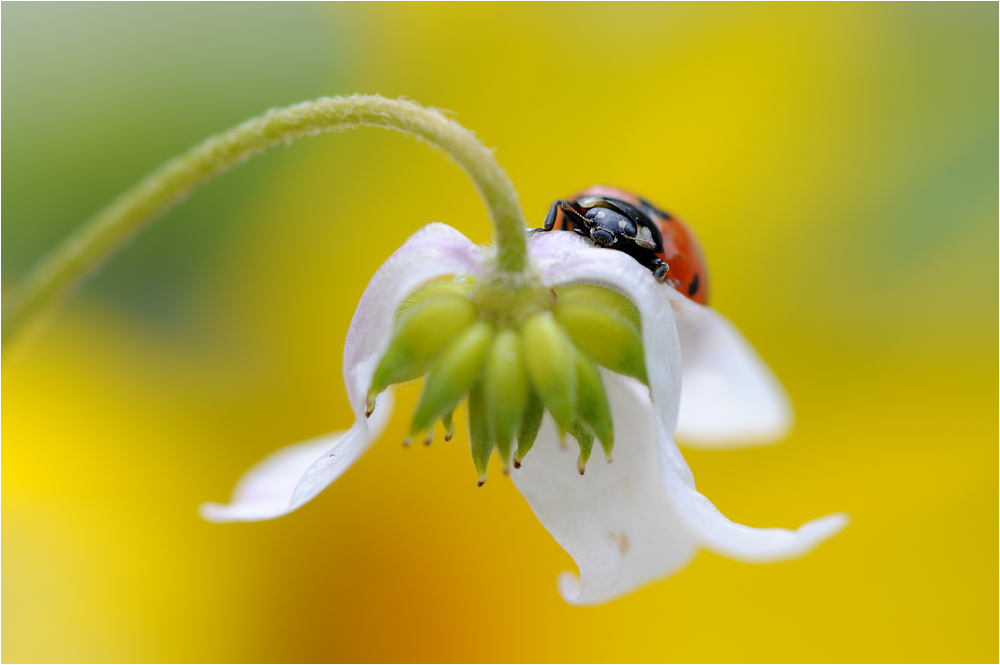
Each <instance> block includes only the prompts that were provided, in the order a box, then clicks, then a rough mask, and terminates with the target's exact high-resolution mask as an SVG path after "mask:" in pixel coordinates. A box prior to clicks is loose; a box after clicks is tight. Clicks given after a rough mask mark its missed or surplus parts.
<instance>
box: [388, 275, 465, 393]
mask: <svg viewBox="0 0 1000 665" xmlns="http://www.w3.org/2000/svg"><path fill="white" fill-rule="evenodd" d="M437 284H443V285H449V284H452V282H435V283H434V284H431V285H430V286H435V285H437ZM425 288H427V287H425ZM475 321H476V308H475V306H474V305H473V304H472V301H471V300H469V298H468V297H466V296H461V295H455V294H438V295H436V296H435V297H433V298H431V299H430V300H425V301H423V302H420V303H417V304H415V305H414V306H413V307H412V308H411V309H410V310H409V311H407V312H405V313H404V314H403V315H402V316H400V318H399V320H398V321H397V323H396V330H395V332H394V334H393V337H392V339H391V340H390V341H389V348H387V349H386V351H385V354H384V355H383V356H382V359H381V360H380V361H379V364H378V367H377V368H376V369H375V374H374V376H373V377H372V386H371V390H370V391H369V397H370V398H373V397H374V396H375V395H377V394H378V393H380V392H382V391H383V390H385V389H386V387H388V386H391V385H392V384H394V383H403V382H404V381H412V380H413V379H416V378H419V377H421V376H423V375H424V374H426V373H427V372H428V370H429V369H430V368H431V364H432V363H433V362H434V359H435V358H436V357H437V356H438V354H440V353H441V352H442V351H443V350H444V349H445V348H446V347H447V346H448V344H449V343H450V342H451V341H452V340H453V339H455V338H456V337H457V336H458V335H459V334H461V333H462V331H464V330H466V329H468V328H469V326H471V325H472V324H473V323H474V322H475Z"/></svg>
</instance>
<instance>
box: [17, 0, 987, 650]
mask: <svg viewBox="0 0 1000 665" xmlns="http://www.w3.org/2000/svg"><path fill="white" fill-rule="evenodd" d="M2 18H3V22H2V38H3V39H2V93H3V95H2V99H3V103H2V111H3V114H2V118H3V120H2V122H3V125H2V129H3V138H4V143H3V151H2V167H3V169H2V185H3V193H4V195H5V196H4V200H3V203H4V208H3V247H2V252H3V255H2V259H3V261H2V271H3V286H4V290H5V292H9V289H10V287H11V286H12V285H13V284H15V283H16V282H17V280H18V279H19V278H20V277H21V276H22V275H23V274H24V273H25V271H26V270H27V268H28V267H29V266H30V265H31V263H32V262H33V261H35V260H36V259H37V258H38V257H39V256H41V255H42V254H43V252H44V251H45V250H46V249H47V248H50V247H52V246H53V245H54V244H55V243H57V242H58V241H59V240H60V239H61V238H64V237H65V236H66V235H67V234H68V233H69V232H70V231H71V230H72V229H73V228H75V227H76V226H77V225H78V224H80V222H81V221H82V220H83V219H85V218H86V217H87V216H88V215H89V214H90V213H92V212H93V211H95V210H96V209H98V208H99V207H101V206H102V205H104V204H105V203H107V202H108V201H109V200H110V199H111V198H112V197H114V196H115V195H116V194H118V193H119V192H121V191H123V190H124V189H125V188H127V187H128V186H130V185H131V184H133V183H134V182H136V181H137V180H138V179H139V178H140V177H142V176H143V175H144V174H145V173H147V172H149V171H150V170H151V169H153V168H155V167H156V166H157V165H158V164H160V163H161V162H162V161H164V160H165V159H167V158H169V157H171V156H173V155H175V154H177V153H179V152H181V151H183V150H184V149H186V148H187V147H189V146H190V145H192V144H194V143H196V142H198V141H200V140H201V139H202V138H204V137H205V136H207V135H209V134H211V133H214V132H217V131H221V130H223V129H225V128H228V127H229V126H231V125H233V124H235V123H237V122H239V121H241V120H243V119H245V118H247V117H250V116H252V115H256V114H259V113H261V112H263V111H264V110H266V109H267V108H270V107H275V106H282V105H286V104H289V103H293V102H297V101H301V100H304V99H309V98H313V97H318V96H322V95H332V94H346V93H352V92H365V93H380V94H382V95H385V96H391V97H395V96H407V97H410V98H412V99H415V100H418V101H419V102H421V103H423V104H426V105H430V106H435V107H438V108H443V109H449V110H451V111H453V112H454V113H455V116H456V117H457V119H458V120H459V121H460V122H462V123H463V124H465V125H466V126H467V127H470V128H472V129H474V130H475V131H476V132H477V133H478V135H479V136H480V137H481V138H482V139H483V140H484V141H486V142H487V143H488V144H489V145H491V146H494V147H496V149H497V156H498V159H499V161H500V162H501V164H502V165H503V166H504V167H505V168H506V169H507V170H508V172H509V174H510V176H511V178H512V179H513V180H514V182H515V183H516V185H517V186H518V188H519V191H520V194H521V197H522V201H523V204H524V207H525V210H526V211H527V213H528V216H529V219H531V220H532V221H533V222H535V223H540V221H541V219H542V217H543V216H544V213H545V210H546V208H547V206H548V204H549V202H550V201H551V200H553V199H555V198H558V197H562V196H565V195H567V194H568V193H570V192H572V191H574V190H576V189H578V188H580V187H582V186H586V185H589V184H592V183H597V182H600V183H606V184H613V185H619V186H624V187H628V188H632V189H635V190H638V191H640V192H643V193H644V194H646V195H647V196H649V197H650V198H652V199H653V200H655V201H657V202H659V203H660V204H661V205H663V206H664V207H666V208H668V209H670V210H672V211H675V212H677V213H679V214H681V215H682V216H684V217H685V218H687V219H688V220H689V221H690V222H691V224H692V225H693V226H694V227H695V228H696V230H697V233H698V234H699V236H700V238H701V241H702V244H703V245H704V247H705V249H706V252H707V254H708V257H709V262H710V268H711V271H712V280H713V296H714V305H715V306H716V307H717V308H718V309H719V310H720V311H721V312H723V313H724V314H725V315H726V316H727V317H729V318H730V319H732V320H733V321H734V322H735V323H736V325H737V326H738V327H739V328H740V329H741V330H742V331H743V332H744V333H745V334H746V335H747V337H748V338H749V339H750V340H751V341H752V342H753V343H754V345H755V346H756V347H757V348H758V349H759V350H760V352H761V354H762V355H763V356H764V358H766V360H767V361H768V363H769V364H770V365H771V366H772V367H773V368H774V370H775V372H776V373H777V374H778V376H779V377H780V378H781V379H782V381H783V382H784V384H785V385H786V387H787V388H788V391H789V393H790V395H791V398H792V400H793V402H794V404H795V408H796V413H797V424H796V427H795V430H794V431H793V433H792V434H791V435H790V436H789V437H788V438H787V439H786V440H785V441H783V442H781V443H780V445H777V446H772V447H765V448H757V449H748V450H740V451H726V452H697V451H692V450H689V451H687V458H688V460H689V462H690V463H691V466H692V467H693V470H694V472H695V476H696V478H697V480H698V485H699V488H700V489H701V490H702V491H703V492H704V493H705V494H706V495H707V496H708V497H710V498H711V499H712V500H713V501H715V503H716V504H717V505H718V506H719V508H720V509H721V510H722V511H723V512H724V513H725V514H726V515H728V516H729V517H731V518H732V519H734V520H737V521H739V522H743V523H747V524H751V525H755V526H788V527H792V526H797V525H798V524H800V523H801V522H803V521H805V520H807V519H810V518H813V517H817V516H819V515H822V514H826V513H828V512H832V511H841V510H843V511H847V512H848V513H850V514H851V516H852V519H853V521H852V524H851V526H850V527H849V528H848V529H847V530H846V531H845V532H843V533H842V534H841V535H839V536H837V537H836V538H834V539H833V540H831V541H830V542H828V543H826V544H824V545H822V546H821V547H820V548H819V549H818V550H817V551H815V552H814V553H813V554H811V555H809V556H807V557H805V558H803V559H799V560H795V561H790V562H785V563H779V564H771V565H747V564H741V563H736V562H733V561H729V560H727V559H724V558H721V557H718V556H714V555H711V554H708V553H702V554H700V555H699V556H698V557H697V558H696V560H695V561H694V562H693V563H692V564H691V565H690V566H689V567H688V568H687V569H685V570H683V571H682V572H680V573H679V574H677V575H675V576H673V577H671V578H669V579H667V580H665V581H662V582H658V583H655V584H652V585H650V586H648V587H646V588H643V589H641V590H640V591H637V592H636V593H634V594H632V595H630V596H628V597H626V598H623V599H621V600H618V601H615V602H612V603H610V604H607V605H604V606H601V607H597V608H574V607H570V606H568V605H566V604H564V603H563V602H562V601H561V600H560V598H559V596H558V594H557V592H556V586H555V578H556V575H557V573H558V572H559V571H561V570H565V569H573V563H572V560H571V559H570V558H569V557H568V556H567V555H566V554H565V553H564V552H563V551H562V550H561V549H560V548H559V546H558V545H557V544H556V543H555V542H554V541H553V540H552V539H551V538H550V537H549V536H548V534H547V533H546V532H545V530H544V529H543V528H542V527H541V525H540V524H539V523H538V522H537V520H535V518H534V517H533V516H532V514H531V511H530V510H529V509H528V506H527V505H526V503H525V502H524V501H523V499H521V497H520V495H519V494H518V493H517V492H516V490H515V489H514V488H513V486H512V484H511V483H510V482H508V481H506V480H504V479H503V478H502V477H501V476H500V474H498V473H492V474H491V482H489V483H487V485H486V487H485V488H483V489H481V490H477V489H476V487H475V478H476V477H475V471H474V469H473V466H472V462H471V459H470V457H469V454H468V450H467V445H466V444H467V442H466V439H465V436H464V434H462V435H459V436H458V437H456V439H455V440H454V441H453V442H451V443H450V444H447V445H445V444H443V443H441V442H440V441H439V442H438V443H437V444H436V445H435V446H433V447H432V448H430V449H423V448H420V449H412V450H404V449H402V448H401V446H400V445H399V441H400V440H401V438H402V436H403V429H404V427H405V425H406V417H407V414H408V413H409V412H410V411H411V409H412V406H413V403H414V401H415V398H416V395H417V392H416V390H417V388H415V387H410V388H407V389H404V390H402V391H401V392H400V393H399V395H400V398H399V401H400V404H399V409H398V410H397V414H396V417H395V418H394V419H393V421H392V424H391V425H390V428H389V430H388V432H387V433H386V435H385V436H384V439H383V441H382V443H381V444H379V445H376V446H375V447H374V448H373V449H372V450H371V452H370V453H368V454H367V456H366V457H364V458H363V459H362V461H361V462H359V463H358V464H357V465H356V466H355V467H354V468H353V469H352V470H351V471H350V472H349V473H348V474H346V475H345V476H344V477H343V478H342V479H341V480H339V481H338V482H337V483H335V484H334V485H333V486H332V487H331V488H329V489H328V490H327V491H325V492H324V493H323V494H322V495H321V496H320V497H319V498H318V499H317V500H315V501H313V502H312V503H311V504H309V505H307V506H306V507H305V508H303V509H302V510H300V511H298V512H296V513H294V514H292V515H290V516H288V517H285V518H283V519H280V520H277V521H273V522H268V523H262V524H251V525H225V526H219V525H211V524H207V523H204V522H201V521H200V520H199V519H198V517H197V514H196V508H197V506H198V504H199V503H200V502H202V501H204V500H224V499H225V498H226V497H227V496H228V494H229V492H230V489H231V488H232V485H233V483H234V481H235V480H236V479H237V478H238V477H239V476H240V474H242V473H243V472H244V471H245V470H246V469H247V468H248V467H249V466H250V465H251V464H253V463H254V462H256V461H257V460H259V459H260V458H262V457H263V456H264V455H266V454H268V453H269V452H271V451H272V450H274V449H276V448H277V447H279V446H281V445H285V444H288V443H292V442H296V441H299V440H303V439H306V438H309V437H313V436H316V435H320V434H322V433H325V432H328V431H331V430H333V429H338V428H343V427H346V426H347V424H348V423H349V422H350V412H349V409H348V406H347V403H346V401H345V393H344V388H343V385H342V382H341V379H340V371H341V349H342V344H343V341H344V337H345V335H346V331H347V327H348V323H349V321H350V317H351V315H352V312H353V309H354V306H355V304H356V303H357V300H358V298H359V296H360V295H361V293H362V291H363V289H364V287H365V284H366V283H367V280H368V278H369V276H370V275H371V273H372V272H373V271H374V270H375V269H376V268H377V267H378V265H379V264H380V263H381V262H382V261H383V260H384V259H385V258H386V257H387V256H388V255H389V254H390V253H391V252H392V251H393V250H394V249H395V248H396V247H397V246H398V245H399V244H400V243H401V242H402V241H403V240H404V239H405V238H406V237H407V236H408V235H409V234H410V233H412V232H413V231H415V230H417V229H418V228H420V227H421V226H422V225H424V224H426V223H428V222H430V221H442V222H446V223H448V224H452V225H454V226H456V227H457V228H459V229H460V230H462V231H463V232H465V233H466V234H468V235H469V236H470V237H472V238H473V239H476V240H480V241H486V240H488V239H489V234H490V229H489V226H488V222H487V219H486V216H485V213H484V209H483V208H482V206H481V205H480V204H479V202H478V201H477V199H476V195H475V193H474V191H473V189H472V187H471V186H470V184H469V183H468V181H467V180H466V178H465V176H464V175H463V174H462V173H461V172H460V171H459V170H458V169H457V168H455V167H454V165H452V164H450V163H448V162H447V161H446V160H445V159H443V158H442V157H441V155H439V154H437V153H435V152H434V151H433V150H430V149H428V148H427V147H426V146H425V145H421V144H419V143H417V142H415V141H413V140H411V139H408V138H405V137H401V136H399V135H396V134H390V133H388V132H382V131H379V130H361V131H357V132H353V133H348V134H342V135H325V136H322V137H319V138H314V139H308V140H303V141H300V142H298V143H296V144H295V145H293V146H291V147H287V148H286V147H282V148H278V149H275V150H273V151H271V152H270V153H268V154H266V155H264V156H262V157H259V158H257V159H255V160H253V161H252V162H250V163H248V164H246V165H243V166H240V167H239V168H237V169H236V170H234V171H232V172H230V173H229V174H226V175H225V176H223V177H221V178H220V179H218V180H217V181H215V182H213V183H211V184H210V185H209V186H208V187H206V188H204V189H203V190H201V191H199V192H198V193H197V194H196V195H195V196H194V197H193V198H192V199H191V200H190V201H188V202H186V203H184V204H183V205H181V206H180V207H179V208H177V209H176V210H174V211H173V212H171V213H170V214H169V215H168V216H167V217H166V218H164V219H162V220H161V221H159V222H158V223H157V224H155V225H154V226H153V227H152V228H150V229H149V230H148V231H147V232H145V233H144V234H143V235H142V236H141V237H139V238H138V239H137V240H136V241H135V243H134V244H132V245H131V246H130V247H128V248H127V249H126V250H125V251H124V252H123V253H121V254H120V255H119V256H117V257H116V258H115V259H114V260H112V261H111V262H110V263H109V264H108V265H107V266H106V268H105V269H104V270H103V272H102V273H101V274H100V275H99V276H98V277H97V278H96V279H95V280H93V281H92V282H91V283H89V284H88V286H87V287H86V288H85V289H83V291H82V292H81V293H79V294H78V295H77V296H76V297H75V298H74V299H73V300H72V302H71V303H70V304H69V306H68V307H66V308H65V309H64V310H62V311H61V313H60V315H59V316H58V317H57V318H56V319H55V320H54V321H53V322H52V323H51V325H50V326H49V327H48V329H47V330H46V331H45V332H44V333H43V334H42V335H41V336H39V337H38V338H37V339H35V340H34V343H33V344H31V345H30V346H25V345H21V346H18V347H15V348H14V349H8V350H7V351H5V353H4V357H3V465H2V488H3V526H2V529H3V531H2V535H3V552H2V553H3V558H2V565H3V571H2V572H3V589H2V594H3V608H2V609H3V612H2V614H3V617H2V628H3V638H4V639H3V644H2V658H3V660H5V661H53V660H54V661H60V660H69V661H259V660H265V661H315V660H332V661H338V660H348V661H384V660H388V661H470V660H471V661H522V660H527V661H553V660H555V661H622V660H624V661H661V660H666V661H675V660H680V661H705V660H708V661H727V660H737V661H774V660H778V661H788V660H792V661H800V660H801V661H841V660H847V661H858V660H860V661H868V660H878V661H995V660H996V659H997V658H998V646H997V645H998V629H997V625H998V617H997V608H998V603H997V588H998V579H997V570H998V553H997V543H998V534H997V524H998V459H997V457H998V455H997V451H998V445H997V441H998V439H997V437H998V410H997V403H998V370H997V368H998V351H997V339H998V293H997V290H998V259H997V257H998V254H997V248H998V186H997V182H998V172H997V171H998V169H997V163H998V159H997V145H998V132H997V120H998V109H997V99H998V85H997V80H998V71H997V54H998V39H997V33H998V29H997V25H998V8H997V5H996V4H994V3H984V4H947V5H945V4H888V5H886V4H879V5H856V4H850V5H832V6H831V5H821V4H808V5H789V4H780V5H756V4H754V5H744V4H740V5H725V4H716V3H710V4H705V5H686V4H669V5H622V4H615V5H592V4H588V5H573V4H558V5H516V6H515V5H503V6H500V5H488V4H477V5H473V6H469V5H454V4H448V5H412V4H407V5H345V4H337V5H321V4H307V5H296V4H281V5H268V4H254V5H240V4H224V5H159V4H142V5H119V4H114V5H76V4H73V5H66V4H41V5H35V4H14V3H5V4H4V5H3V9H2Z"/></svg>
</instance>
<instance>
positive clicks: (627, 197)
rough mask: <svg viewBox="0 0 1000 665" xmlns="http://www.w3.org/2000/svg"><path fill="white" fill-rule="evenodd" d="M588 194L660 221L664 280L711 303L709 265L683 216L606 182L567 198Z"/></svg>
mask: <svg viewBox="0 0 1000 665" xmlns="http://www.w3.org/2000/svg"><path fill="white" fill-rule="evenodd" d="M585 196H600V197H606V198H611V199H619V200H621V201H625V202H626V203H630V204H631V205H633V206H635V207H637V208H639V209H640V210H642V211H643V212H645V213H646V214H647V215H648V216H649V217H650V219H652V220H653V222H655V223H656V226H657V228H658V229H659V230H660V235H661V236H663V251H662V252H660V253H657V254H656V256H657V257H658V258H660V259H662V260H663V261H665V262H666V263H667V265H668V266H670V269H669V270H668V271H667V274H666V279H665V280H664V281H665V282H666V283H667V284H669V285H671V286H672V287H674V289H676V290H677V291H679V292H680V293H682V294H683V295H685V296H687V297H688V298H690V299H691V300H693V301H695V302H696V303H699V304H701V305H706V304H708V269H707V267H706V265H705V258H704V256H703V255H702V253H701V247H699V246H698V241H697V240H696V239H695V237H694V234H693V233H692V232H691V230H690V229H689V228H688V227H687V225H686V224H684V222H683V221H681V219H680V218H679V217H677V216H675V215H673V214H672V213H667V212H665V211H663V210H662V209H660V208H658V207H657V206H656V205H654V204H652V203H650V202H649V201H648V200H647V199H643V198H642V197H640V196H638V195H637V194H634V193H632V192H629V191H626V190H624V189H618V188H617V187H607V186H605V185H594V186H593V187H588V188H587V189H585V190H583V191H581V192H577V193H576V194H574V195H573V196H572V197H570V198H569V199H567V200H568V201H569V202H570V203H575V202H576V200H577V199H579V198H580V197H585ZM560 214H561V213H560ZM560 222H561V220H560Z"/></svg>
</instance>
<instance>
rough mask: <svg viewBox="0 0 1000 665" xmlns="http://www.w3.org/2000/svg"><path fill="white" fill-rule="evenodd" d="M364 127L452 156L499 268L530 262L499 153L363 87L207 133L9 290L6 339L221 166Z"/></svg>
mask: <svg viewBox="0 0 1000 665" xmlns="http://www.w3.org/2000/svg"><path fill="white" fill-rule="evenodd" d="M359 126H366V127H381V128H383V129H394V130H397V131H400V132H403V133H404V134H410V135H413V136H416V137H418V138H421V139H424V140H425V141H427V142H428V143H431V144H433V145H435V146H437V147H438V148H440V149H441V150H442V151H444V152H445V154H447V155H448V156H449V157H451V158H452V159H453V160H455V162H457V163H458V165H459V166H461V167H462V169H464V170H465V172H466V173H467V174H468V175H469V177H470V178H471V179H472V182H473V184H474V185H475V186H476V190H477V191H478V192H479V196H480V197H481V198H482V199H483V203H484V204H485V205H486V208H487V209H488V210H489V214H490V220H491V221H492V222H493V226H494V229H495V241H496V245H497V257H496V265H497V268H499V269H500V270H501V271H503V272H512V273H519V272H522V271H523V270H525V269H526V268H527V264H528V258H527V257H528V250H527V243H526V240H525V234H524V229H525V226H526V222H525V219H524V213H523V212H522V211H521V206H520V203H518V200H517V192H515V191H514V185H513V184H512V183H511V181H510V179H509V178H508V177H507V174H505V173H504V172H503V169H501V168H500V165H499V164H497V162H496V159H494V157H493V153H492V152H491V151H490V150H489V149H488V148H486V146H484V145H483V144H482V143H480V142H479V141H478V140H477V139H476V137H475V136H474V135H473V134H472V132H470V131H468V130H467V129H465V128H464V127H462V126H461V125H459V124H458V123H457V122H455V121H454V120H451V119H449V118H447V117H445V116H444V115H442V114H441V113H439V112H438V111H435V110H433V109H426V108H423V107H422V106H420V105H418V104H415V103H413V102H409V101H405V100H398V99H384V98H382V97H378V96H363V95H354V96H351V97H326V98H322V99H317V100H314V101H310V102H304V103H302V104H296V105H295V106H289V107H287V108H284V109H277V110H272V111H268V112H267V113H266V114H264V115H263V116H261V117H259V118H253V119H251V120H248V121H246V122H244V123H243V124H241V125H238V126H237V127H234V128H233V129H230V130H229V131H227V132H224V133H222V134H219V135H217V136H213V137H210V138H208V139H206V140H205V141H204V142H202V143H201V144H199V145H197V146H195V147H194V148H191V149H190V150H188V151H187V152H186V153H184V154H183V155H180V156H178V157H175V158H173V159H172V160H170V161H169V162H167V163H166V164H164V165H163V166H161V167H160V168H159V169H157V170H156V171H154V172H153V173H152V174H150V175H149V176H147V177H146V178H145V179H144V180H142V181H141V182H139V183H138V184H137V185H136V186H135V187H133V188H132V189H130V190H129V191H127V192H125V193H124V194H122V195H121V196H119V197H118V198H117V199H115V200H114V201H112V202H111V204H110V205H109V206H108V207H106V208H104V209H103V210H101V211H99V212H98V213H97V214H95V215H94V216H93V217H91V218H90V219H89V220H87V222H86V223H84V225H83V226H82V227H80V228H79V229H78V230H77V231H76V232H75V233H73V235H71V236H70V237H69V238H67V239H66V240H65V241H64V242H63V243H62V244H61V245H59V246H58V247H56V248H55V249H54V250H52V251H51V252H50V253H49V254H48V255H47V256H45V257H43V258H42V259H41V260H40V261H39V262H38V263H37V264H36V265H35V267H34V268H33V269H32V270H31V272H30V273H29V274H28V276H27V277H26V278H25V280H24V281H23V282H22V284H21V286H20V288H19V289H18V290H17V291H16V292H15V293H13V294H12V296H11V304H10V306H9V307H8V308H6V311H5V312H4V316H3V332H2V334H3V341H4V342H7V341H8V340H9V339H11V338H12V337H13V336H14V335H15V334H16V332H17V331H18V330H19V329H21V328H22V327H23V326H24V324H26V323H28V322H29V321H30V320H31V319H33V318H35V317H37V316H38V315H40V314H43V313H44V312H45V311H46V310H48V309H50V308H51V307H52V306H53V305H55V304H56V303H58V302H59V301H60V300H61V299H62V298H63V297H65V296H66V295H67V294H68V293H69V292H70V291H71V290H72V289H73V287H74V286H75V285H77V284H79V283H80V281H81V280H82V279H84V278H85V277H87V276H88V275H89V274H91V273H93V272H95V271H96V270H97V269H98V268H100V266H101V265H102V264H103V263H104V262H105V261H106V260H107V259H108V258H109V257H110V256H111V255H112V254H114V253H115V252H116V251H117V250H118V249H120V248H121V247H123V246H124V245H125V244H126V243H127V242H128V241H129V240H130V239H131V238H132V236H133V235H134V234H136V233H137V232H138V231H140V230H141V229H142V228H144V227H145V226H146V224H148V223H149V222H151V221H152V220H154V219H156V218H157V217H159V216H161V215H163V214H165V213H166V212H167V211H168V210H170V209H171V208H172V207H173V206H175V205H177V204H178V203H180V202H181V201H183V200H184V199H186V198H187V197H188V196H190V195H191V193H192V192H193V191H194V190H195V189H196V188H197V187H198V186H200V185H202V184H204V183H206V182H208V181H209V180H211V179H212V178H213V177H215V176H216V175H219V174H220V173H223V172H224V171H226V170H228V169H229V168H231V167H233V166H235V165H237V164H239V163H240V162H243V161H245V160H247V159H249V158H250V157H252V156H254V155H255V154H257V153H259V152H262V151H264V150H266V149H267V148H270V147H271V146H274V145H277V144H278V143H281V142H285V141H291V140H293V139H297V138H299V137H301V136H307V135H315V134H319V133H320V132H331V131H332V132H336V131H344V130H347V129H354V128H356V127H359Z"/></svg>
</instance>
